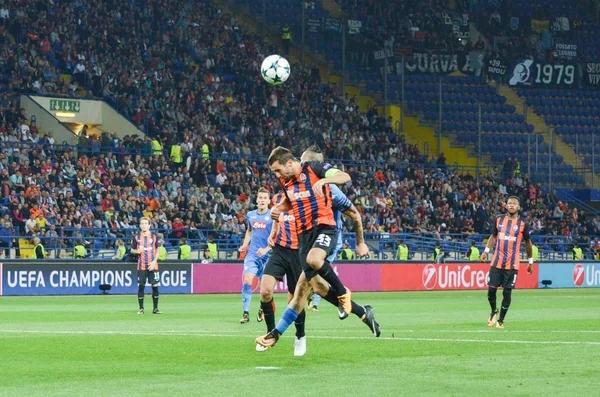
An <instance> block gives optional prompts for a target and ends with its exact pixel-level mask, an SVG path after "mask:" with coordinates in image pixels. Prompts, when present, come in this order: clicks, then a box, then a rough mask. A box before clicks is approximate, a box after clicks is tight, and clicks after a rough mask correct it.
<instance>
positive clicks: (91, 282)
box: [0, 261, 192, 295]
mask: <svg viewBox="0 0 600 397" xmlns="http://www.w3.org/2000/svg"><path fill="white" fill-rule="evenodd" d="M160 267H161V269H160V272H159V273H160V293H166V294H189V293H191V291H192V274H191V265H190V264H189V263H187V264H184V263H182V264H162V265H161V266H160ZM1 271H2V280H1V283H2V289H1V290H0V291H1V293H2V295H98V294H101V293H102V291H100V284H110V285H111V289H110V291H109V293H110V294H134V293H136V292H137V269H136V265H135V264H134V263H118V262H116V261H115V262H114V263H106V262H104V263H102V262H99V263H97V264H96V263H90V262H87V263H76V262H74V263H64V262H63V263H52V262H45V263H40V264H35V263H34V264H32V263H29V264H20V263H4V264H2V266H1ZM146 289H147V291H151V287H150V286H149V285H148V286H147V287H146Z"/></svg>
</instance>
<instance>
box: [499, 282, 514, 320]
mask: <svg viewBox="0 0 600 397" xmlns="http://www.w3.org/2000/svg"><path fill="white" fill-rule="evenodd" d="M511 294H512V289H505V290H504V291H503V292H502V296H503V299H502V307H501V308H500V318H499V319H498V321H500V322H504V317H506V312H508V308H509V307H510V301H511Z"/></svg>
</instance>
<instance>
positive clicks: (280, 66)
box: [260, 55, 291, 85]
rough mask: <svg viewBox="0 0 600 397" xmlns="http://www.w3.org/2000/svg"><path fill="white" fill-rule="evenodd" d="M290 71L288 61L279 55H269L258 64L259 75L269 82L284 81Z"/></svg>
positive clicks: (278, 82)
mask: <svg viewBox="0 0 600 397" xmlns="http://www.w3.org/2000/svg"><path fill="white" fill-rule="evenodd" d="M290 73H291V68H290V63H289V62H288V61H287V59H285V58H284V57H282V56H280V55H269V56H268V57H266V58H265V60H264V61H263V63H262V65H261V66H260V75H261V76H262V78H263V79H265V81H266V82H267V83H269V84H272V85H278V84H282V83H284V82H285V81H286V80H287V79H288V78H289V77H290Z"/></svg>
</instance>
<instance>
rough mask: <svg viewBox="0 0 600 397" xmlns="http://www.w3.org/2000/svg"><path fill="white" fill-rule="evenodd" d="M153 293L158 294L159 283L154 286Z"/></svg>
mask: <svg viewBox="0 0 600 397" xmlns="http://www.w3.org/2000/svg"><path fill="white" fill-rule="evenodd" d="M152 294H153V295H158V284H155V285H153V286H152Z"/></svg>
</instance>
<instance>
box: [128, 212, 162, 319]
mask: <svg viewBox="0 0 600 397" xmlns="http://www.w3.org/2000/svg"><path fill="white" fill-rule="evenodd" d="M140 229H141V230H142V231H141V232H140V234H138V235H136V236H135V237H134V239H133V247H131V253H133V254H138V255H139V256H138V302H139V304H140V310H139V311H138V314H144V288H145V287H146V280H148V282H149V283H150V285H152V303H153V304H154V310H153V311H152V313H153V314H162V312H161V311H160V310H158V283H159V281H160V274H159V273H158V238H157V237H156V235H155V234H154V233H152V232H151V231H150V219H148V218H146V217H142V218H140Z"/></svg>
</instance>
